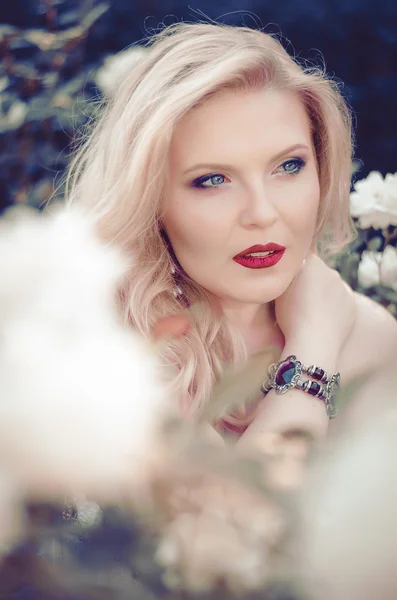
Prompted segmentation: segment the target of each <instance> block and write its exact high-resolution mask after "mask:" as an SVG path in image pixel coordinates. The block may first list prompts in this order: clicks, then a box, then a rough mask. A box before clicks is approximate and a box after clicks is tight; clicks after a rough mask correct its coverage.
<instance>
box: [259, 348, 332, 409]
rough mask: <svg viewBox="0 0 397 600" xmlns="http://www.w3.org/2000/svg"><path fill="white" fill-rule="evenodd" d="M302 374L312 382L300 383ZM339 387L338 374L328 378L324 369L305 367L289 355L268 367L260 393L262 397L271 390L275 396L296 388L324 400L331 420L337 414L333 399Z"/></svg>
mask: <svg viewBox="0 0 397 600" xmlns="http://www.w3.org/2000/svg"><path fill="white" fill-rule="evenodd" d="M302 373H306V374H307V375H309V377H311V378H312V379H313V380H314V381H312V380H310V379H306V380H304V381H302V380H301V376H302ZM321 384H323V385H321ZM339 386H340V373H334V374H333V375H332V376H331V377H328V374H327V373H326V371H324V369H320V367H317V366H316V365H305V364H303V363H301V362H300V361H299V360H298V359H297V358H296V356H295V355H294V354H291V356H287V358H286V359H284V360H281V361H280V362H278V363H273V364H272V365H270V367H269V377H268V378H267V379H266V380H265V381H264V382H263V384H262V386H261V391H262V393H263V394H264V395H266V394H267V393H268V392H269V391H270V390H272V389H273V390H275V392H276V393H277V394H285V392H287V391H288V390H290V389H292V388H294V387H295V388H298V389H300V390H302V391H304V392H306V393H307V394H310V395H311V396H315V397H317V398H320V400H324V402H325V406H326V409H327V415H328V417H329V418H330V419H333V418H334V417H336V414H337V410H336V407H335V405H334V397H335V393H336V391H337V389H338V388H339Z"/></svg>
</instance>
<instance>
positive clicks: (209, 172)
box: [68, 23, 397, 441]
mask: <svg viewBox="0 0 397 600" xmlns="http://www.w3.org/2000/svg"><path fill="white" fill-rule="evenodd" d="M148 45H149V47H150V49H149V50H148V52H147V54H146V57H145V58H143V59H142V60H141V61H140V62H139V64H137V65H136V66H135V67H134V68H133V69H132V70H131V72H130V73H128V75H127V76H126V77H125V78H124V80H123V81H121V82H120V85H119V87H118V90H117V93H116V94H115V96H114V97H113V98H112V99H111V100H110V101H109V103H108V105H107V106H105V107H104V109H103V112H102V115H101V117H100V118H99V120H98V122H97V123H96V125H95V129H94V131H93V133H92V135H90V137H89V138H88V141H87V143H86V144H85V146H84V147H83V149H82V150H81V151H80V152H79V153H78V154H77V155H76V158H75V160H74V161H73V164H72V174H71V176H70V179H69V186H68V190H69V191H68V202H69V203H71V204H77V205H80V206H83V207H84V209H85V210H86V211H87V212H88V213H89V214H90V215H91V216H92V218H93V219H95V221H96V223H97V226H98V231H99V232H100V235H101V236H102V238H103V239H105V240H106V241H108V242H115V243H118V244H120V245H121V246H122V247H123V248H124V249H125V250H126V251H127V252H129V253H130V254H131V255H132V256H133V257H134V260H135V264H133V265H132V266H131V269H130V271H129V274H128V278H127V279H126V281H125V282H124V284H123V286H122V289H121V294H120V296H121V301H122V309H123V312H124V315H125V319H126V322H131V323H132V324H133V325H134V327H136V328H137V329H138V330H140V331H141V332H142V333H143V334H144V335H145V336H148V337H149V336H151V335H152V334H153V331H155V332H156V333H157V335H159V334H161V332H163V331H164V330H167V331H174V333H175V335H174V337H173V339H172V340H169V341H168V343H167V350H166V359H167V362H168V364H172V365H173V366H174V367H176V369H175V371H173V373H174V375H173V385H174V390H175V394H176V395H177V397H178V398H179V400H180V406H181V410H182V411H183V413H184V414H186V415H188V416H192V415H194V414H196V413H197V411H199V410H200V408H201V407H202V406H203V405H204V404H205V403H206V402H208V400H209V398H210V395H211V390H212V387H213V384H214V381H215V380H217V379H218V378H219V377H220V375H221V373H222V369H223V367H224V364H225V363H229V364H230V363H231V364H238V363H239V362H241V361H244V360H246V358H247V356H249V355H250V354H251V353H252V352H255V351H256V350H257V349H258V348H260V347H263V346H265V345H268V344H277V345H278V346H279V348H280V352H281V356H280V360H281V361H282V360H283V359H285V358H287V357H288V356H290V355H292V354H293V355H296V356H297V357H298V359H299V360H300V361H301V362H302V363H305V364H307V365H312V364H314V365H317V366H318V367H321V369H323V370H325V371H326V372H327V374H328V379H329V377H330V375H332V374H335V375H336V373H337V371H339V372H340V374H341V381H342V385H343V384H344V383H345V382H348V381H349V380H351V379H352V378H354V377H356V376H357V375H358V374H360V373H362V372H364V371H365V370H366V369H367V368H369V367H370V368H376V367H377V366H378V365H381V364H383V363H384V362H385V361H386V360H387V359H388V358H389V357H390V356H391V355H392V353H393V352H394V349H395V348H396V346H397V326H396V323H395V321H394V319H393V318H392V317H391V316H390V315H389V314H388V313H387V312H386V311H384V310H383V309H382V308H381V307H378V306H376V305H375V304H374V303H372V302H371V301H370V300H368V299H367V298H364V297H362V296H360V295H357V294H354V293H353V292H352V291H351V290H350V289H349V288H348V287H347V286H346V285H345V284H344V283H343V282H342V281H341V279H340V278H339V275H338V274H337V273H336V272H334V271H332V270H331V269H329V268H328V267H327V266H326V265H325V264H324V262H323V261H322V260H321V259H320V258H319V257H318V256H317V254H318V253H320V254H321V253H325V252H327V251H331V250H333V249H336V248H341V247H342V246H343V245H344V244H345V243H346V242H347V241H349V239H350V238H351V233H352V227H351V223H350V220H349V211H348V200H349V191H350V173H351V120H350V115H349V111H348V109H347V107H346V105H345V104H344V102H343V99H342V97H341V95H340V92H339V90H338V87H337V86H336V84H335V83H334V82H332V81H330V80H328V79H327V77H326V76H325V75H324V73H322V72H320V71H319V70H316V69H313V68H310V69H304V68H302V67H301V66H299V65H298V64H297V63H296V62H295V61H294V60H293V59H292V58H291V57H289V56H288V54H287V53H286V51H285V50H284V49H283V48H282V46H281V45H280V43H279V42H278V41H277V40H276V39H274V38H273V37H271V36H269V35H266V34H264V33H262V32H260V31H254V30H250V29H247V28H239V27H229V26H223V25H215V24H183V23H182V24H177V25H173V26H171V27H168V28H166V29H164V30H163V31H162V32H161V33H160V34H159V35H157V36H155V37H154V38H153V39H152V40H150V42H149V43H148ZM197 302H198V303H201V311H200V313H199V315H198V317H197V318H196V319H194V320H193V322H192V323H191V324H190V326H189V328H187V327H186V322H185V321H184V320H183V318H182V320H181V319H180V318H179V317H178V316H177V317H175V318H174V319H176V320H172V315H178V314H180V313H181V311H182V310H183V307H185V306H186V305H191V304H194V303H197ZM170 316H171V321H169V320H167V319H169V317H170ZM164 319H166V321H164ZM178 319H179V320H178ZM369 344H370V347H369ZM280 368H281V370H282V368H284V367H280V366H279V367H278V374H279V375H280ZM281 375H282V373H281ZM302 379H305V377H302ZM306 379H307V377H306ZM312 379H313V378H312ZM318 379H319V377H317V382H318ZM320 379H321V377H320ZM322 379H323V382H322V383H324V380H325V379H326V375H324V376H322ZM274 385H275V384H274V381H273V387H270V388H269V389H267V390H265V391H267V393H266V395H265V396H264V394H263V393H261V391H260V390H258V400H260V402H259V405H258V408H257V410H256V411H255V412H254V413H253V414H246V413H245V412H244V410H242V411H239V412H238V413H237V414H235V415H225V417H224V418H223V420H222V422H221V423H217V424H215V426H216V428H217V429H218V431H224V430H225V429H231V430H234V431H238V432H239V433H240V434H241V433H243V432H244V433H243V435H242V439H243V440H248V441H253V440H258V439H260V438H261V436H262V434H263V432H264V431H279V430H282V429H285V428H286V427H289V426H304V427H306V428H308V429H310V430H312V431H313V433H314V434H315V435H318V436H322V435H324V434H325V433H326V431H327V428H328V421H329V415H328V414H327V410H326V408H327V406H326V404H327V403H328V400H329V397H327V398H324V394H321V393H320V396H319V394H318V393H317V395H316V396H313V395H311V394H312V393H313V390H315V391H316V390H317V391H318V386H317V388H315V385H316V384H313V386H314V387H311V391H310V390H308V388H306V390H304V389H301V388H299V387H296V386H295V387H292V388H291V389H288V391H287V392H286V393H285V394H283V395H279V394H277V393H276V390H275V389H274ZM310 385H312V384H310ZM320 391H321V390H320ZM329 391H330V393H331V392H333V391H334V390H333V389H332V387H331V388H329ZM308 392H310V393H308ZM364 393H365V391H364ZM321 395H322V397H321ZM324 400H326V401H325V402H324Z"/></svg>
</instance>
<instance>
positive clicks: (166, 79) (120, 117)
mask: <svg viewBox="0 0 397 600" xmlns="http://www.w3.org/2000/svg"><path fill="white" fill-rule="evenodd" d="M147 46H148V48H149V49H148V51H147V53H146V55H145V56H143V57H142V58H141V60H140V61H139V62H138V63H137V64H135V65H134V67H133V68H132V69H131V72H129V73H127V74H126V75H125V77H124V78H123V81H121V82H120V85H119V87H118V90H117V93H115V94H114V95H113V97H112V98H110V99H109V101H108V102H106V103H104V106H103V107H102V111H101V115H100V117H99V118H98V120H97V122H96V123H95V126H94V129H93V131H92V132H91V133H90V135H89V136H88V140H87V143H86V144H84V145H83V146H82V147H81V148H80V149H79V150H78V152H77V153H76V155H75V157H74V159H73V160H72V162H71V169H70V172H69V175H68V178H67V194H66V199H67V202H68V203H69V204H71V203H72V204H74V203H75V204H78V205H80V206H82V207H83V208H84V209H85V210H86V211H87V212H88V214H89V215H91V217H92V218H93V219H94V220H95V222H96V224H97V227H98V231H99V233H100V235H101V237H102V238H103V239H104V240H106V241H108V242H116V243H118V244H119V245H121V246H122V247H123V248H124V249H125V250H126V251H127V252H129V253H130V254H131V255H132V256H133V257H134V260H135V264H133V265H132V266H131V268H130V271H129V273H128V277H127V278H126V280H125V281H124V283H123V284H122V288H121V290H120V297H121V304H122V310H123V314H124V317H125V320H126V322H129V323H132V324H133V326H134V327H136V328H137V329H138V330H139V331H140V332H142V333H143V334H144V335H145V336H150V332H151V330H152V328H153V326H154V324H155V323H156V322H157V321H158V320H159V319H160V318H162V317H164V316H166V315H170V314H173V313H176V312H179V311H180V310H181V305H180V303H179V302H178V300H177V299H176V298H174V296H173V294H172V291H173V288H174V286H175V282H174V279H173V277H172V275H171V265H172V258H171V257H170V252H169V248H168V246H167V242H166V240H165V239H164V235H163V233H162V230H161V198H162V191H163V185H164V181H165V175H166V171H167V155H168V149H169V145H170V142H171V138H172V134H173V128H174V126H175V123H176V122H177V121H178V120H179V119H180V118H181V117H182V116H183V115H184V114H185V113H187V112H188V111H189V110H190V109H191V108H192V107H194V106H196V105H197V104H198V103H201V102H203V101H204V100H205V99H206V98H209V97H210V96H212V95H213V94H216V93H217V92H219V91H220V90H223V89H225V88H231V89H241V88H243V89H244V88H252V87H258V86H269V87H270V86H271V87H273V88H277V89H290V90H295V91H296V93H297V94H299V96H300V97H301V99H302V102H303V104H304V106H305V108H306V111H307V114H308V117H309V120H310V123H311V128H312V138H313V146H314V149H315V153H316V158H317V164H318V173H319V180H320V190H321V201H320V209H319V213H318V221H317V235H318V240H319V244H320V245H321V249H322V251H325V250H328V251H329V250H332V249H337V248H340V247H341V246H343V245H344V244H345V243H346V242H347V241H349V240H350V239H351V233H352V225H351V221H350V217H349V212H348V197H349V191H350V177H351V149H352V139H351V117H350V113H349V110H348V108H347V106H346V104H345V102H344V101H343V98H342V96H341V93H340V91H339V88H338V85H337V84H336V83H335V82H334V81H332V80H330V79H328V78H327V77H326V75H325V74H324V72H323V70H322V69H319V68H313V67H302V66H300V65H299V64H297V62H296V61H295V60H294V59H293V58H291V57H290V56H289V55H288V54H287V52H286V51H285V50H284V49H283V47H282V45H281V43H280V42H279V41H278V40H277V39H275V38H273V37H272V36H271V35H268V34H265V33H263V32H261V31H256V30H252V29H249V28H246V27H232V26H227V25H216V24H212V23H211V24H210V23H198V24H185V23H179V24H174V25H172V26H170V27H167V28H165V29H164V30H163V31H161V32H160V33H159V34H157V35H155V36H154V37H153V38H151V39H150V40H149V41H148V42H147ZM179 285H180V286H181V288H182V290H183V293H184V297H185V298H188V300H189V302H190V303H195V302H201V304H202V306H201V310H200V313H199V316H198V318H197V319H195V320H194V323H193V326H192V329H191V331H190V332H189V333H188V334H187V335H186V336H183V337H182V338H180V339H177V340H173V341H170V342H169V343H167V347H166V351H165V354H164V358H165V360H166V363H167V364H171V365H174V366H175V367H176V369H172V373H173V375H172V386H173V389H174V391H175V393H176V394H177V395H178V398H179V399H180V404H181V408H182V410H183V411H184V412H185V413H187V414H189V415H193V414H196V413H197V411H199V410H200V409H201V407H203V406H204V405H205V404H206V403H207V402H208V400H209V399H210V396H211V391H212V388H213V384H214V382H215V381H216V380H217V379H218V378H219V377H220V375H221V373H222V370H223V368H224V364H225V362H227V363H229V364H235V363H238V362H239V361H242V360H244V359H245V358H246V350H245V347H244V343H243V341H242V339H241V337H240V336H239V334H238V333H237V332H236V331H235V330H234V329H233V328H232V327H231V325H230V324H228V323H227V322H226V320H225V318H224V317H223V316H222V315H216V314H214V311H213V309H212V308H211V306H210V301H209V297H208V294H207V293H206V291H205V290H203V289H202V288H200V286H198V285H197V284H195V282H194V281H192V280H191V279H189V278H188V277H187V276H184V275H182V276H181V278H180V280H179ZM244 415H245V413H244V411H242V413H241V414H240V415H237V416H236V415H234V416H233V415H229V416H225V418H224V420H223V421H224V423H225V424H226V425H230V426H232V425H233V424H236V423H238V422H243V421H244V419H245V421H246V422H247V416H246V415H245V416H244Z"/></svg>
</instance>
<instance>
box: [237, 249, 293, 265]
mask: <svg viewBox="0 0 397 600" xmlns="http://www.w3.org/2000/svg"><path fill="white" fill-rule="evenodd" d="M285 250H286V248H285V246H280V245H279V244H273V243H269V244H265V245H264V246H263V245H261V244H256V245H255V246H251V247H250V248H246V249H245V250H243V251H242V252H240V253H239V254H236V256H234V257H233V260H234V261H235V262H236V263H238V264H240V265H242V266H243V267H246V268H248V269H265V268H268V267H272V266H273V265H275V264H276V263H278V262H279V261H280V260H281V258H282V257H283V255H284V252H285Z"/></svg>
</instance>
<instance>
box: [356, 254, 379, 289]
mask: <svg viewBox="0 0 397 600" xmlns="http://www.w3.org/2000/svg"><path fill="white" fill-rule="evenodd" d="M380 257H381V252H370V251H368V250H366V251H364V252H363V253H362V256H361V262H360V264H359V266H358V272H357V276H358V281H359V283H360V285H361V286H362V287H363V288H369V287H372V286H375V285H379V283H380V272H379V263H380Z"/></svg>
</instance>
